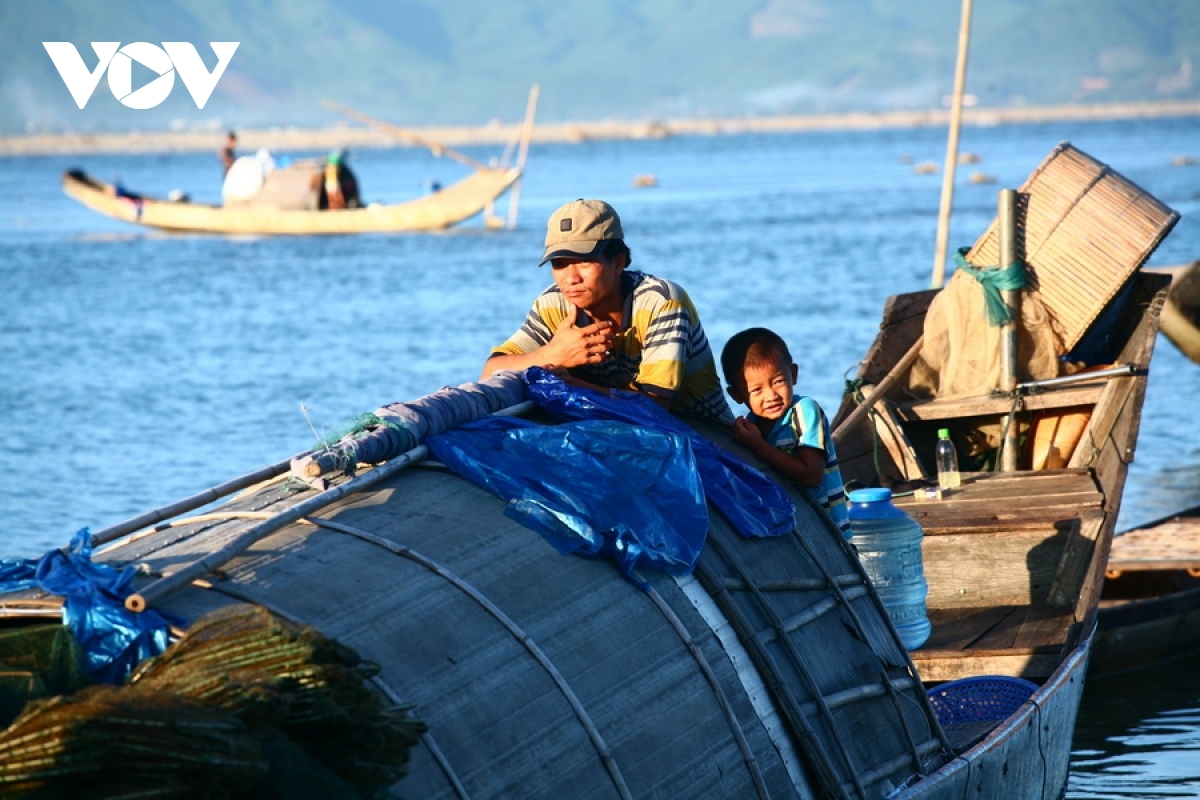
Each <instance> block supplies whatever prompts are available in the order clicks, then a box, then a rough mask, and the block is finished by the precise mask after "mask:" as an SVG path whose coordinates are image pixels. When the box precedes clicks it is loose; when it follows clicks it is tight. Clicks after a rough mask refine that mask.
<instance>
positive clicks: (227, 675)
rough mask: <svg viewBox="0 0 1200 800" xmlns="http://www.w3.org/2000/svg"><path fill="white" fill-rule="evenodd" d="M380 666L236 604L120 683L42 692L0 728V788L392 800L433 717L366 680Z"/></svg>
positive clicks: (48, 793) (50, 793) (44, 792)
mask: <svg viewBox="0 0 1200 800" xmlns="http://www.w3.org/2000/svg"><path fill="white" fill-rule="evenodd" d="M67 635H68V636H69V633H68V634H67ZM64 648H65V650H64ZM59 649H60V654H59V655H58V656H57V660H59V661H62V660H64V659H65V658H66V657H67V656H66V655H64V654H63V653H69V650H70V648H69V646H66V645H60V646H59ZM377 671H378V667H377V666H375V665H374V664H371V663H369V662H366V661H363V660H362V659H361V658H360V657H359V656H358V654H357V653H356V652H355V651H354V650H352V649H350V648H348V647H345V646H344V645H341V644H339V643H338V642H336V641H334V640H332V639H328V638H326V637H325V636H323V635H321V634H320V633H319V632H317V631H316V630H314V629H312V628H309V627H304V626H299V625H293V624H291V623H288V622H285V621H283V620H281V619H279V618H278V617H276V616H274V615H273V614H271V613H270V612H268V611H267V610H265V609H263V608H260V607H257V606H251V605H236V606H230V607H228V608H225V609H221V610H218V611H215V612H212V613H210V614H208V615H206V616H204V617H202V618H201V619H200V620H198V621H197V622H196V623H195V624H194V625H193V626H192V628H191V629H190V630H189V631H188V632H187V634H185V635H184V636H183V637H182V638H181V639H180V640H179V641H178V642H176V643H175V644H173V645H172V646H171V647H170V648H168V649H167V650H166V652H164V653H163V654H162V655H160V656H157V657H155V658H152V659H149V660H147V661H145V662H143V663H142V664H141V665H140V666H139V667H138V669H137V670H136V671H135V672H134V674H133V675H131V677H130V679H129V681H128V683H127V684H126V685H125V686H123V687H114V686H95V687H90V688H86V689H83V690H82V691H78V692H76V693H75V694H74V695H72V696H69V697H54V698H49V699H42V700H33V701H31V702H30V703H29V704H28V705H27V706H26V707H25V711H24V712H23V713H22V714H21V715H20V716H19V717H18V718H17V719H16V720H15V721H14V722H13V723H12V725H11V726H9V728H8V729H7V730H5V731H4V732H3V733H0V796H5V797H7V796H21V797H26V796H28V797H63V796H71V797H106V798H108V797H128V798H134V797H137V798H156V797H235V798H240V797H254V798H256V800H264V798H274V797H301V796H303V797H314V798H323V797H331V798H332V797H350V798H354V797H360V798H364V797H365V798H373V797H381V796H384V795H385V794H386V792H387V788H388V787H389V786H391V785H392V784H394V783H395V782H396V781H397V780H399V779H400V778H401V777H403V775H404V773H405V770H406V768H407V765H408V759H409V753H410V750H411V748H412V747H413V746H414V745H415V744H416V743H417V742H418V741H419V738H420V735H421V734H422V733H423V732H424V731H425V724H424V723H423V722H422V721H421V720H419V719H418V718H416V717H414V716H412V714H411V713H410V712H411V706H397V705H390V704H388V702H387V701H386V700H385V699H384V698H383V697H382V696H381V695H380V694H379V693H377V692H375V691H373V690H372V689H371V688H370V687H369V686H368V685H367V684H366V683H365V681H366V679H368V678H370V677H372V676H373V675H374V674H375V673H376V672H377ZM50 674H51V677H50V679H49V681H50V683H53V684H54V685H55V686H58V685H70V684H69V681H67V682H64V680H63V679H61V678H56V677H54V675H57V673H50Z"/></svg>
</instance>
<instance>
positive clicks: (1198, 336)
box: [1162, 261, 1200, 364]
mask: <svg viewBox="0 0 1200 800" xmlns="http://www.w3.org/2000/svg"><path fill="white" fill-rule="evenodd" d="M1175 269H1177V272H1176V274H1175V276H1174V279H1173V280H1172V281H1171V290H1170V291H1169V292H1168V293H1167V303H1166V305H1165V306H1163V313H1162V332H1163V333H1164V334H1166V336H1167V338H1168V339H1170V340H1171V341H1172V342H1173V343H1174V344H1175V346H1176V347H1178V348H1179V349H1180V351H1182V352H1183V354H1184V355H1185V356H1187V357H1188V358H1190V359H1191V360H1192V361H1195V362H1196V363H1197V364H1200V261H1193V262H1192V263H1190V264H1188V265H1187V266H1185V267H1182V268H1175Z"/></svg>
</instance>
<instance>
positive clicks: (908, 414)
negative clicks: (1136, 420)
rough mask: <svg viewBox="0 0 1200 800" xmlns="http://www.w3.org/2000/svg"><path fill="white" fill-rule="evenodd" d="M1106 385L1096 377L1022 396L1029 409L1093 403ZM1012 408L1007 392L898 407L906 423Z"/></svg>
mask: <svg viewBox="0 0 1200 800" xmlns="http://www.w3.org/2000/svg"><path fill="white" fill-rule="evenodd" d="M1110 380H1111V379H1110ZM1104 385H1105V382H1104V381H1101V380H1097V381H1096V382H1094V383H1084V384H1073V385H1069V386H1062V387H1059V388H1054V389H1047V390H1046V391H1042V392H1035V393H1030V394H1027V395H1024V396H1023V397H1022V398H1021V405H1022V407H1023V409H1024V410H1026V411H1044V410H1048V409H1056V408H1069V407H1071V406H1083V405H1094V404H1095V403H1096V402H1097V400H1098V399H1099V398H1100V395H1101V392H1102V391H1103V388H1104ZM1011 410H1012V399H1011V398H1009V397H1006V396H1004V395H1000V396H993V395H985V396H982V397H939V398H937V399H934V400H921V401H917V402H911V403H898V404H897V406H896V412H897V414H898V415H899V416H900V418H901V419H903V420H904V421H906V422H913V421H918V420H937V419H961V418H963V417H981V416H988V415H992V414H996V415H1000V414H1007V413H1009V411H1011Z"/></svg>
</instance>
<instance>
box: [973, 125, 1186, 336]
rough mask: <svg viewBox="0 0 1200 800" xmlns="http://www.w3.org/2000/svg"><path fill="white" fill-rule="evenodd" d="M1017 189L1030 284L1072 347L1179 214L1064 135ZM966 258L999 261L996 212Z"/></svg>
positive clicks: (1020, 231)
mask: <svg viewBox="0 0 1200 800" xmlns="http://www.w3.org/2000/svg"><path fill="white" fill-rule="evenodd" d="M1018 192H1019V194H1018V200H1017V235H1018V236H1019V237H1021V239H1022V241H1023V252H1024V259H1025V263H1026V264H1027V265H1028V266H1029V270H1030V274H1029V288H1031V289H1036V290H1038V291H1039V292H1041V295H1042V300H1043V301H1044V302H1045V304H1046V308H1047V310H1048V312H1049V313H1050V314H1051V315H1052V316H1053V317H1054V319H1055V321H1056V322H1057V323H1058V325H1059V327H1060V329H1061V330H1062V331H1063V334H1064V342H1063V345H1064V347H1065V348H1066V349H1067V350H1070V349H1071V348H1072V347H1074V346H1075V345H1076V344H1077V343H1078V342H1079V340H1080V339H1081V338H1082V337H1083V335H1084V333H1086V332H1087V329H1088V326H1089V325H1091V324H1092V322H1093V321H1094V320H1095V319H1096V317H1097V316H1099V314H1100V312H1101V311H1103V310H1104V307H1105V306H1106V305H1107V304H1108V302H1109V301H1110V300H1112V298H1113V297H1114V296H1115V295H1116V293H1117V292H1118V291H1119V290H1120V288H1121V287H1122V286H1123V285H1124V284H1125V281H1126V280H1128V278H1129V276H1130V275H1132V274H1133V273H1134V271H1136V270H1137V269H1138V267H1140V266H1141V265H1142V264H1143V263H1144V262H1145V261H1146V259H1147V258H1149V257H1150V254H1151V253H1152V252H1154V248H1156V247H1157V246H1158V244H1159V242H1161V241H1162V240H1163V238H1164V237H1166V235H1167V233H1169V232H1170V230H1171V228H1172V227H1174V225H1175V223H1176V222H1177V221H1178V220H1179V214H1178V213H1176V212H1175V211H1172V210H1171V209H1170V208H1168V207H1167V206H1166V205H1164V204H1163V203H1161V202H1159V201H1158V200H1157V199H1156V198H1154V197H1153V196H1152V195H1150V194H1148V193H1147V192H1146V191H1145V190H1144V189H1142V188H1141V187H1139V186H1137V185H1136V184H1134V183H1132V182H1131V181H1129V180H1128V179H1126V178H1124V177H1123V176H1121V175H1120V174H1118V173H1116V172H1114V171H1113V170H1112V169H1110V168H1109V167H1107V166H1106V165H1104V164H1101V163H1100V162H1099V161H1096V160H1095V159H1094V158H1092V157H1091V156H1089V155H1088V154H1087V153H1084V152H1083V151H1082V150H1078V149H1076V148H1075V147H1074V146H1072V145H1071V144H1070V143H1068V142H1063V143H1061V144H1059V145H1058V146H1057V147H1055V148H1054V150H1053V151H1052V152H1051V153H1050V155H1048V156H1047V157H1046V159H1045V160H1044V161H1043V162H1042V163H1041V165H1040V166H1038V168H1037V169H1036V170H1034V172H1033V174H1032V175H1030V176H1029V178H1028V179H1027V180H1026V181H1025V183H1024V184H1022V185H1021V188H1020V189H1019V190H1018ZM1019 252H1021V251H1019ZM967 260H968V261H970V262H971V263H972V264H975V265H977V266H980V267H987V266H993V265H996V264H998V263H999V260H1000V222H999V219H996V220H993V221H992V224H991V225H990V226H988V229H987V231H985V232H984V234H983V236H981V237H980V238H979V240H978V241H977V242H976V243H975V246H974V247H972V248H971V251H970V252H969V253H968V254H967Z"/></svg>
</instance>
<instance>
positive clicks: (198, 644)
mask: <svg viewBox="0 0 1200 800" xmlns="http://www.w3.org/2000/svg"><path fill="white" fill-rule="evenodd" d="M378 671H379V668H378V666H377V665H375V664H372V663H370V662H366V661H363V660H362V659H360V658H359V656H358V654H357V653H356V652H355V651H354V650H352V649H350V648H348V647H345V646H344V645H341V644H339V643H337V642H335V641H334V640H332V639H328V638H326V637H324V636H323V635H321V634H320V633H319V632H317V631H316V630H314V629H312V628H308V627H302V626H298V625H293V624H291V623H288V622H285V621H284V620H281V619H279V618H278V617H276V616H274V615H272V614H271V613H270V612H269V611H267V610H266V609H263V608H260V607H258V606H251V605H238V606H231V607H229V608H227V609H223V610H219V611H216V612H212V613H211V614H209V615H207V616H205V617H203V618H201V619H200V620H199V621H197V622H196V624H195V625H193V626H192V628H191V629H189V631H188V633H187V635H186V636H184V637H183V638H182V639H180V640H179V642H178V643H177V644H176V645H175V646H173V647H171V648H170V649H169V650H167V652H165V653H163V654H162V655H161V656H158V657H156V658H153V659H150V660H149V661H147V662H145V663H144V664H143V665H142V666H141V667H140V668H139V669H138V670H137V671H136V672H135V673H134V674H133V676H131V678H130V685H131V686H132V687H133V688H134V689H135V690H143V689H150V690H161V691H167V692H171V693H173V694H176V695H178V696H183V697H189V698H194V699H196V700H198V701H202V702H203V703H204V704H205V705H207V706H212V707H216V708H221V709H223V710H225V711H227V712H229V713H230V714H232V715H233V716H235V717H236V718H237V719H239V720H241V721H243V722H245V723H246V724H248V725H250V726H251V727H252V728H255V729H267V730H275V731H278V732H279V733H282V734H283V735H284V736H286V737H287V738H288V740H290V741H291V742H292V743H294V744H295V745H296V746H297V747H298V748H299V749H300V750H302V751H304V752H305V753H307V754H308V755H309V756H311V757H313V758H314V759H316V760H317V761H318V762H320V763H321V764H323V765H325V766H326V767H328V768H329V769H330V770H332V771H333V772H334V773H336V774H337V775H339V776H340V777H342V778H343V779H345V780H346V781H347V782H348V783H350V784H351V785H353V786H354V787H355V788H357V789H358V790H359V791H361V792H365V793H367V794H370V793H372V792H373V791H374V790H376V789H378V788H380V787H387V786H390V785H391V784H393V783H395V782H396V781H397V780H399V779H400V778H401V777H402V776H403V774H404V770H405V768H406V766H407V764H408V755H409V750H410V749H411V748H412V746H413V745H414V744H416V743H417V741H418V739H419V737H420V735H421V734H422V733H423V732H424V731H425V725H424V723H423V722H421V721H420V720H419V719H417V718H416V717H413V716H412V715H411V714H410V713H409V712H410V710H411V706H395V705H389V704H387V703H386V701H385V700H384V699H383V698H382V697H381V696H380V695H379V694H378V693H377V692H375V691H373V690H372V689H370V688H368V686H367V685H366V684H365V683H364V681H365V680H366V679H368V678H370V677H372V676H374V675H375V674H376V673H377V672H378Z"/></svg>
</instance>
